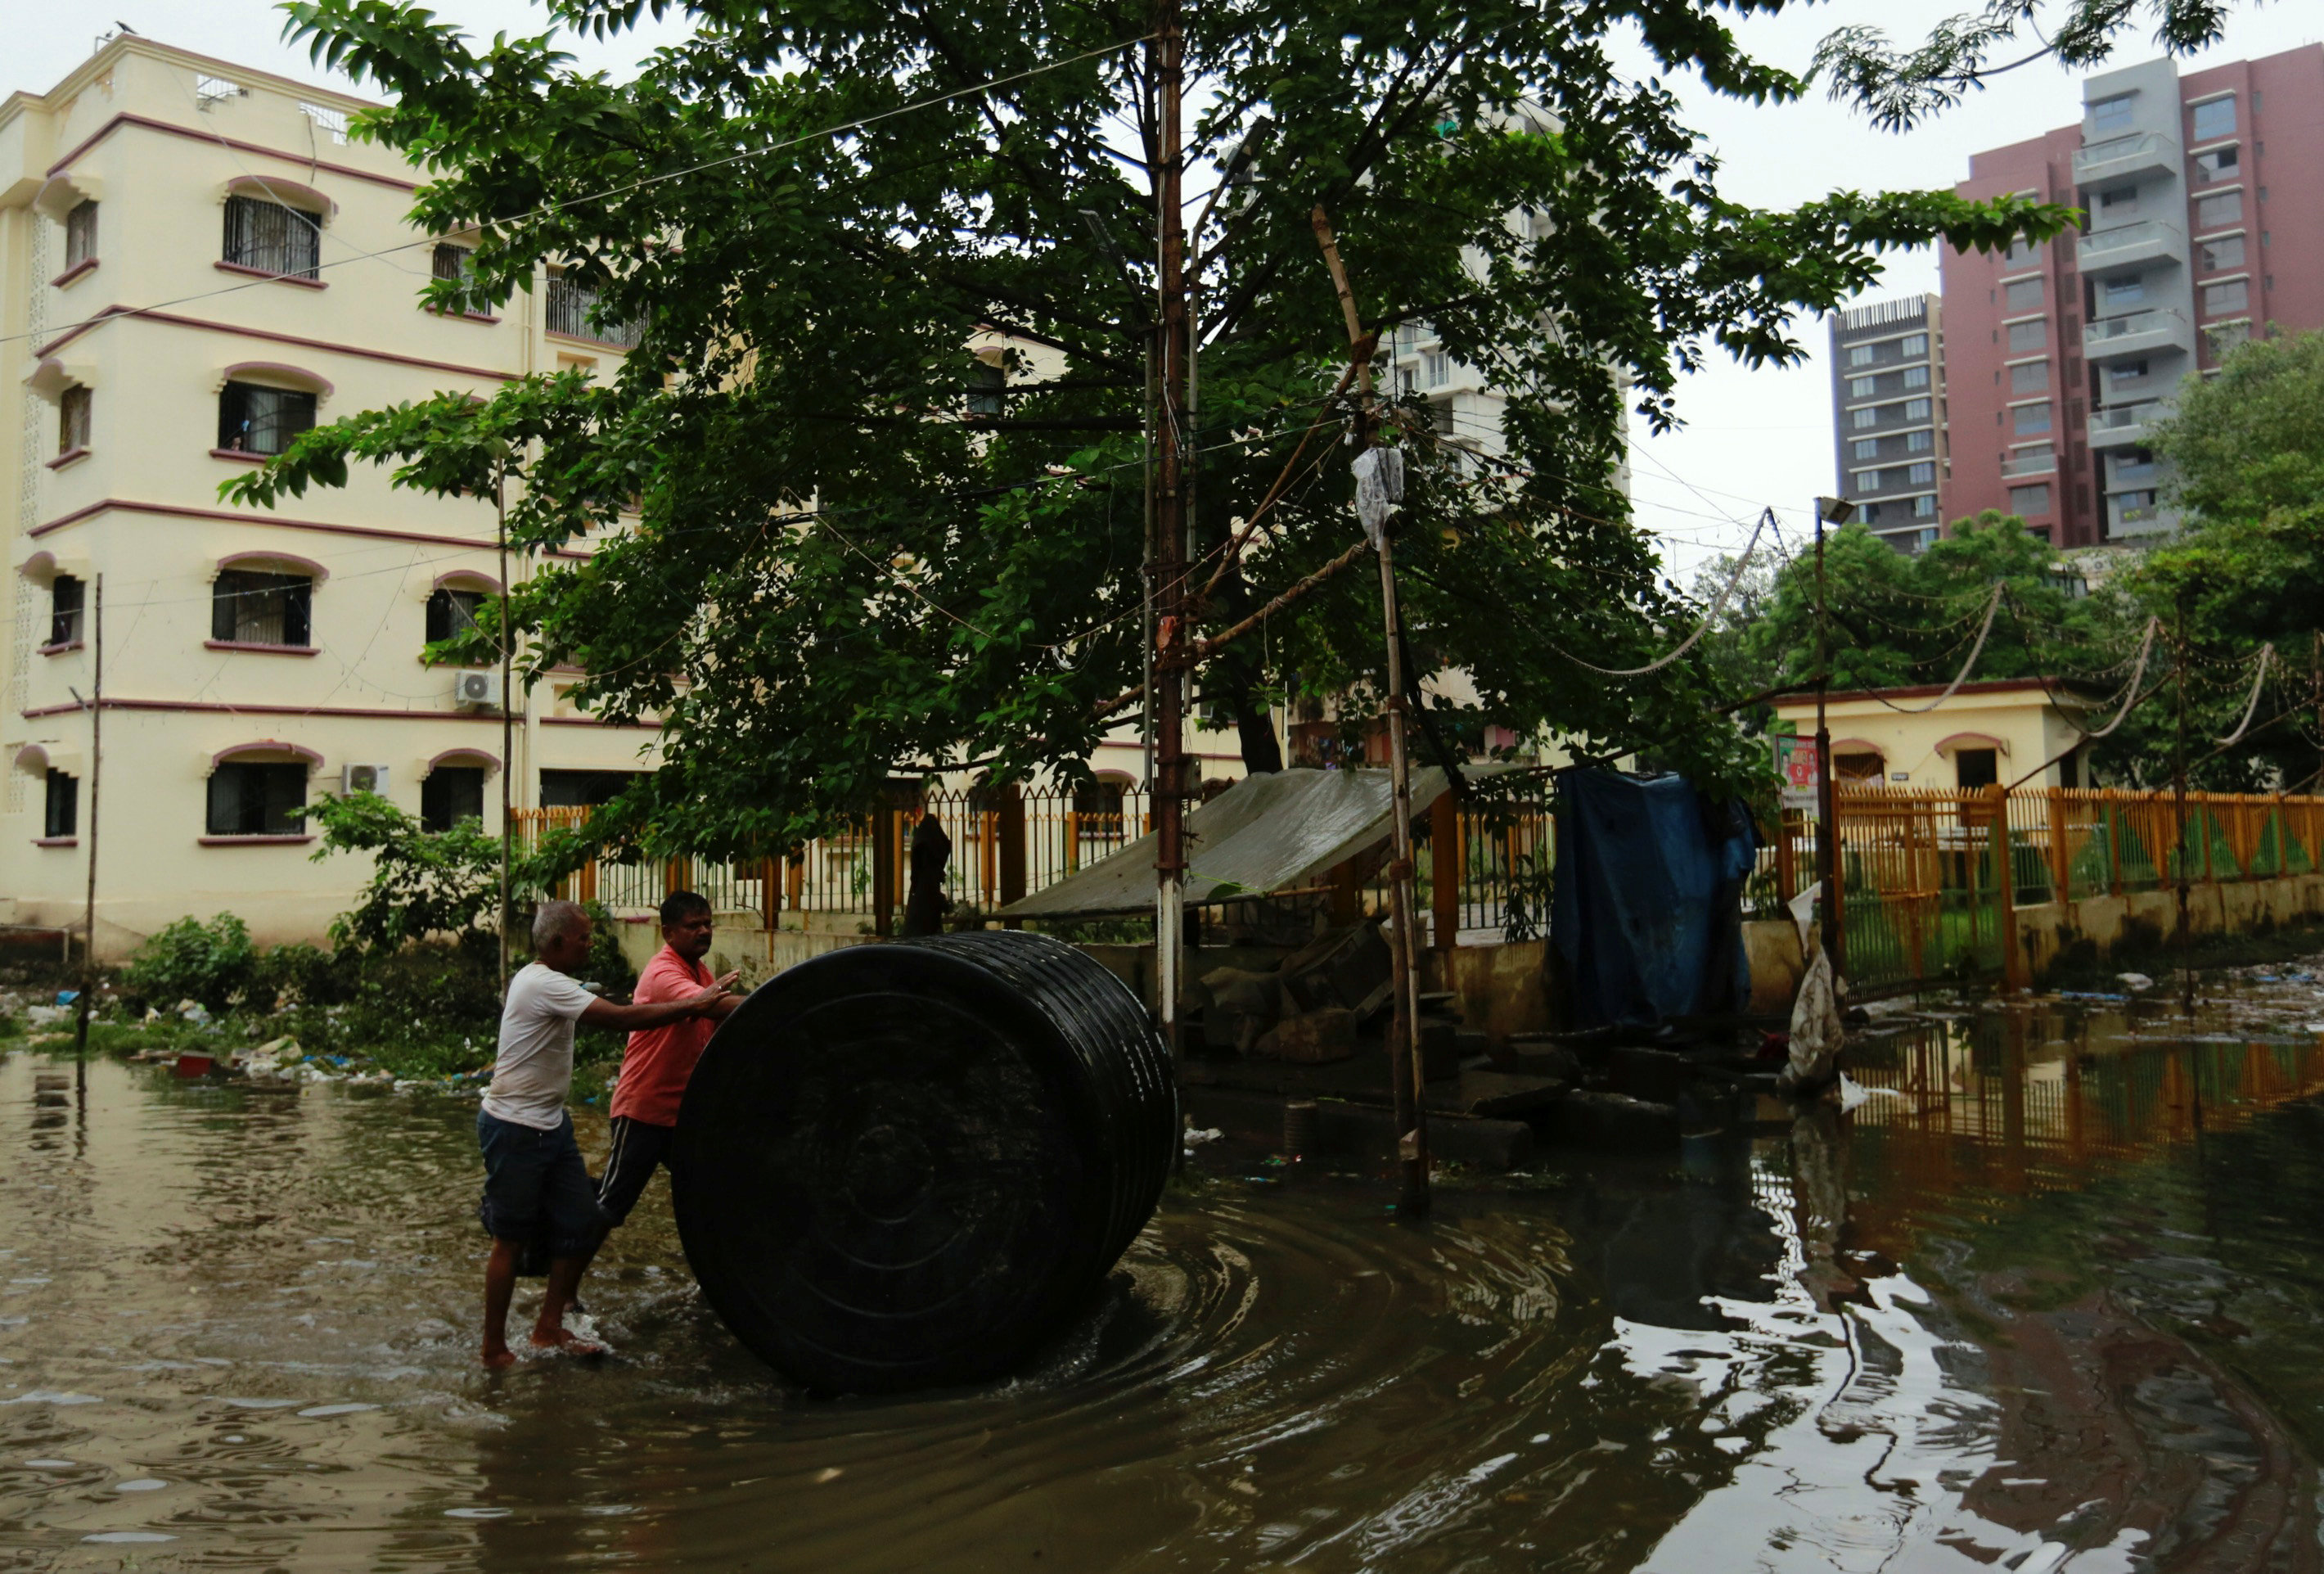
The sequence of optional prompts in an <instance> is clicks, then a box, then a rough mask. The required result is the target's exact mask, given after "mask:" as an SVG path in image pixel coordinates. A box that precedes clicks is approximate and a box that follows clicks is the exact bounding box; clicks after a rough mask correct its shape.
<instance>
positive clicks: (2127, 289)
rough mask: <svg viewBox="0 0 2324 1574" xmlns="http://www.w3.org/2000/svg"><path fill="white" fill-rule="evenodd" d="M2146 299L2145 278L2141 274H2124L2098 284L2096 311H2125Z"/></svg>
mask: <svg viewBox="0 0 2324 1574" xmlns="http://www.w3.org/2000/svg"><path fill="white" fill-rule="evenodd" d="M2145 299H2146V277H2145V275H2144V274H2143V273H2125V274H2123V275H2122V276H2121V277H2119V278H2114V279H2102V280H2100V281H2099V282H2098V310H2100V311H2126V310H2129V309H2130V308H2132V307H2134V306H2137V305H2139V304H2140V303H2142V302H2143V301H2145Z"/></svg>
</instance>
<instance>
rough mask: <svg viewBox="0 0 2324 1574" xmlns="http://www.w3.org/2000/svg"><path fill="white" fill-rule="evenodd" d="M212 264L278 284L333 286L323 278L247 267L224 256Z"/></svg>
mask: <svg viewBox="0 0 2324 1574" xmlns="http://www.w3.org/2000/svg"><path fill="white" fill-rule="evenodd" d="M210 266H211V267H213V268H216V269H217V271H218V272H219V273H240V274H241V275H242V276H243V277H244V278H245V279H272V281H273V282H275V283H277V284H296V285H298V286H299V287H300V289H302V290H327V289H329V288H330V287H331V286H330V285H329V284H328V283H327V282H325V281H323V280H321V279H302V278H300V276H299V275H298V274H296V273H274V272H272V271H271V270H269V269H266V268H245V267H244V266H243V265H242V264H240V263H229V262H226V261H225V260H224V259H223V258H221V259H220V260H218V261H217V262H215V263H212V264H210Z"/></svg>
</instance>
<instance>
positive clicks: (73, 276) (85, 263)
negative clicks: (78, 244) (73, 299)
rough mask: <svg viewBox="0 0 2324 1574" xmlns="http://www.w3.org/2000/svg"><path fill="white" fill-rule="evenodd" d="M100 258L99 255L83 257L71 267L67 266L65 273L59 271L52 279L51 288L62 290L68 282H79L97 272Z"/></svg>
mask: <svg viewBox="0 0 2324 1574" xmlns="http://www.w3.org/2000/svg"><path fill="white" fill-rule="evenodd" d="M99 260H100V259H98V258H97V257H83V258H81V260H80V261H78V262H77V263H75V264H73V265H72V266H71V267H69V268H67V269H66V270H65V271H64V272H63V273H59V274H58V275H57V276H56V277H55V278H53V279H51V280H50V281H49V288H50V289H51V290H61V289H63V288H64V287H65V286H66V285H68V284H77V283H78V282H80V281H82V280H83V279H86V278H88V276H89V275H90V274H91V273H96V272H97V263H98V261H99Z"/></svg>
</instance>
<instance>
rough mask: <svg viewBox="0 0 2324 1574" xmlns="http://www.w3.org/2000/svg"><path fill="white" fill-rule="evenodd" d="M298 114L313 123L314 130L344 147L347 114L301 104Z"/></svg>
mask: <svg viewBox="0 0 2324 1574" xmlns="http://www.w3.org/2000/svg"><path fill="white" fill-rule="evenodd" d="M299 113H300V114H301V115H303V116H306V117H307V118H308V119H309V121H311V122H313V123H314V126H315V129H316V130H317V131H319V132H321V133H323V134H325V135H326V136H328V137H329V138H330V139H331V140H332V141H333V142H335V143H337V144H339V145H340V146H342V147H345V146H346V141H347V112H346V110H344V109H326V108H324V107H323V106H321V105H319V104H301V105H300V106H299Z"/></svg>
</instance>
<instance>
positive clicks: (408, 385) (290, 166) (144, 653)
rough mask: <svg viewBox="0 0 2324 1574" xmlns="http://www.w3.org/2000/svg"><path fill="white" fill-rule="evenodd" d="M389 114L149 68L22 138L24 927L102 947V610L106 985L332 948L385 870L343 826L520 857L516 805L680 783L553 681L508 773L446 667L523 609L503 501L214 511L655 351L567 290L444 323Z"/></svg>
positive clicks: (486, 688) (17, 662)
mask: <svg viewBox="0 0 2324 1574" xmlns="http://www.w3.org/2000/svg"><path fill="white" fill-rule="evenodd" d="M361 107H363V104H362V101H360V100H358V99H355V98H351V97H345V96H343V95H339V94H335V93H330V92H327V91H323V90H320V89H317V88H307V87H303V86H300V85H299V84H296V83H293V82H291V81H288V80H284V79H278V78H274V77H271V76H268V75H267V74H265V73H263V72H258V71H252V70H247V69H242V68H239V67H235V66H233V65H230V64H227V63H226V62H222V61H218V60H209V59H207V58H205V57H202V56H199V55H196V54H191V53H188V52H186V51H180V50H175V49H171V48H169V47H166V46H164V45H161V44H160V43H158V42H154V41H152V40H149V39H145V38H142V37H137V36H134V35H124V36H121V37H117V38H115V39H113V40H112V41H110V42H107V43H106V44H105V45H104V46H103V47H102V48H101V49H100V50H99V51H97V53H96V54H95V55H94V56H93V57H92V58H91V59H90V60H88V61H86V62H85V63H84V64H83V65H81V66H80V67H79V68H78V69H76V70H75V71H73V72H72V73H71V74H70V75H69V76H68V77H67V78H66V79H65V80H64V81H62V82H60V83H59V84H58V85H57V86H56V88H54V89H52V90H51V91H50V92H48V93H45V94H32V93H18V94H15V95H14V96H13V97H10V98H8V99H7V100H6V102H5V104H0V342H5V344H6V345H7V346H8V347H9V348H10V350H11V351H12V352H13V354H12V356H11V359H10V362H9V364H10V366H11V367H12V368H13V370H12V372H11V375H8V376H7V377H5V379H0V454H5V462H6V466H7V473H8V474H9V476H10V477H12V479H13V480H14V486H13V487H12V489H11V492H10V494H9V496H8V498H7V500H6V501H7V505H8V513H7V516H6V525H5V528H6V534H7V542H8V558H7V565H6V567H7V569H8V573H7V577H6V584H5V593H6V596H7V598H8V614H9V616H8V621H7V624H6V625H5V626H6V628H7V630H8V634H9V637H8V638H7V640H6V641H5V646H0V764H5V766H6V773H5V789H0V921H12V922H17V923H32V924H51V925H55V924H75V925H77V924H78V922H79V921H80V916H81V908H82V899H83V891H84V882H85V879H86V877H87V872H88V853H89V847H88V841H87V839H86V838H88V834H89V831H90V815H89V807H90V806H89V781H88V778H89V774H90V770H91V763H92V760H93V758H94V750H93V747H92V733H93V727H94V724H95V722H96V720H97V712H96V711H95V710H93V708H92V705H91V702H92V701H93V700H95V699H96V696H97V632H98V631H97V600H98V597H99V593H100V588H101V593H102V597H103V601H104V625H103V635H104V652H103V656H104V671H103V684H104V688H103V699H102V717H103V748H104V772H105V773H104V778H103V793H104V795H103V804H102V810H101V837H102V845H101V848H100V856H99V859H98V869H97V946H98V949H99V951H100V953H101V954H106V955H114V956H117V955H120V954H122V953H123V952H124V951H125V950H127V949H132V948H133V947H134V945H135V944H136V942H137V941H138V940H139V939H141V938H142V937H143V936H144V935H146V934H150V933H151V932H152V931H154V930H155V929H157V928H159V927H160V926H161V924H163V923H166V922H167V921H170V920H171V919H173V918H177V917H180V916H183V915H187V914H194V915H200V916H208V914H210V913H213V912H222V911H230V912H235V913H238V914H240V915H241V916H242V917H244V919H245V921H248V922H249V923H250V924H251V926H252V929H253V931H254V932H255V933H256V934H257V935H258V936H259V938H261V939H262V940H283V939H312V938H315V937H317V936H318V935H319V934H320V933H321V932H322V931H323V930H324V929H325V927H326V926H327V922H328V920H329V918H330V916H331V915H332V914H333V913H335V912H338V911H340V910H342V909H344V908H345V907H346V905H347V904H348V900H349V898H350V896H351V895H352V894H353V893H354V892H355V889H356V888H357V887H358V886H359V885H360V884H361V883H362V881H363V879H364V877H365V875H366V873H367V870H366V869H365V868H364V866H363V865H362V864H361V863H360V862H359V861H357V860H354V859H350V858H345V857H338V858H332V859H329V860H326V861H325V862H322V863H316V862H313V861H311V860H310V855H311V854H312V853H313V852H314V850H315V847H314V842H313V838H311V837H310V836H309V834H308V833H307V832H306V830H305V829H304V828H303V826H302V825H301V824H300V822H299V820H298V819H296V818H295V816H294V814H293V811H294V810H297V809H298V808H299V807H300V806H301V805H303V804H304V803H306V802H308V801H309V800H310V799H311V798H312V797H313V796H314V795H316V794H318V793H320V792H339V791H342V790H345V789H346V788H348V787H351V786H372V787H374V788H376V789H377V790H378V791H380V792H383V793H384V794H385V795H386V796H387V797H388V798H390V799H391V800H392V801H395V802H396V803H398V804H399V805H401V807H403V808H404V809H406V810H410V811H411V812H413V813H415V814H418V815H420V816H422V817H423V818H424V819H426V820H428V821H429V823H431V824H436V825H443V824H448V823H450V821H452V820H453V819H457V818H460V817H463V816H467V815H477V816H481V817H482V819H483V820H484V825H485V827H486V828H487V829H490V830H493V831H494V832H497V830H498V829H499V823H500V809H499V804H500V797H501V784H500V781H499V777H500V775H501V773H503V771H505V772H507V773H509V777H510V781H509V787H510V791H511V795H512V799H513V801H514V802H515V803H516V804H518V805H519V806H530V805H535V804H541V803H552V804H553V803H558V802H580V801H596V800H600V799H602V798H604V796H606V795H608V794H609V793H610V792H612V791H613V790H614V789H615V788H617V787H618V786H619V784H620V783H621V782H622V781H623V780H625V779H626V777H627V775H628V773H632V772H635V771H639V770H643V769H650V768H651V767H652V765H653V764H654V763H655V755H654V739H655V734H654V732H653V730H652V729H651V728H649V727H609V726H605V725H604V724H601V723H599V722H597V721H595V720H594V719H592V718H588V717H586V716H583V715H580V714H577V713H576V711H575V709H574V708H573V707H572V705H571V704H570V703H569V700H568V699H567V688H568V687H569V684H567V683H560V682H557V681H550V682H547V683H544V684H541V685H540V686H539V687H537V688H534V689H533V690H530V692H526V693H520V694H518V695H515V696H513V697H512V699H511V701H510V703H511V705H512V708H513V713H512V716H511V717H509V718H507V719H508V721H509V723H510V726H509V727H508V728H507V730H508V731H509V732H510V733H512V738H511V740H510V742H509V744H508V745H507V746H506V747H504V746H503V730H504V729H503V713H502V708H501V703H500V699H501V697H500V695H499V692H498V686H497V681H498V673H497V672H496V671H484V672H473V673H461V672H457V671H452V670H449V669H447V668H445V667H442V666H438V665H433V664H430V663H429V662H427V661H426V660H424V659H423V656H422V647H423V646H424V644H425V643H427V642H428V641H429V639H431V638H436V637H441V636H442V635H444V634H448V633H450V632H452V630H453V629H454V627H455V626H457V624H458V623H459V622H460V621H461V620H464V619H466V618H469V617H471V616H474V614H475V611H476V609H477V606H478V604H479V602H480V601H481V600H482V599H483V598H484V597H489V596H490V595H491V594H492V593H493V592H494V591H495V590H496V589H497V588H499V585H500V580H499V578H498V575H499V573H500V568H499V565H498V560H497V554H496V551H495V547H494V533H495V523H494V516H493V507H492V505H491V504H490V502H489V501H466V500H452V501H447V500H443V499H438V498H432V497H428V496H424V495H416V494H412V493H408V492H398V491H394V490H392V489H391V488H390V486H388V482H387V477H386V476H385V474H384V473H383V472H371V473H362V472H359V473H357V474H356V475H355V477H353V478H352V481H351V484H350V485H349V486H346V488H345V489H343V490H333V489H329V488H324V489H319V490H316V491H312V492H309V494H308V495H305V496H304V497H301V498H299V499H297V500H296V501H295V502H291V503H286V504H285V505H283V506H282V507H281V508H280V509H279V510H264V509H253V508H244V507H240V506H237V505H233V504H229V503H226V502H223V501H221V499H220V497H219V495H218V488H219V484H220V483H221V482H222V481H226V480H230V479H231V478H233V477H235V476H237V475H240V474H244V473H245V472H247V471H248V470H249V469H250V468H252V467H253V466H254V464H256V463H257V462H258V461H259V459H260V458H263V456H264V455H266V454H268V453H272V452H275V451H279V450H280V449H281V448H282V447H283V446H284V445H285V443H287V442H288V441H289V440H291V438H293V437H295V436H296V435H297V433H298V432H299V431H303V430H304V429H305V428H307V427H309V426H311V425H313V424H315V423H316V422H317V421H327V420H331V419H334V418H336V417H337V416H338V415H341V414H344V413H346V412H353V411H359V410H364V409H373V408H379V407H383V406H386V405H390V404H393V403H400V402H402V401H406V400H415V399H420V398H425V397H427V396H429V395H430V394H436V393H438V392H439V391H445V390H457V391H461V392H465V393H469V394H478V395H483V394H488V393H490V392H491V391H492V390H493V388H494V387H496V386H497V385H499V384H502V383H503V382H504V381H506V380H509V379H512V378H514V377H518V376H521V375H525V374H527V373H530V372H535V371H543V370H553V369H555V368H558V367H560V366H573V367H578V368H581V369H585V370H589V371H593V372H595V373H598V374H600V375H610V373H611V372H612V371H613V369H615V367H616V366H618V363H619V360H620V357H621V356H622V345H623V342H624V340H625V339H626V338H628V337H629V336H628V335H627V334H626V333H624V332H623V331H622V329H620V328H619V327H618V326H617V327H613V328H610V329H609V328H607V327H605V326H604V324H602V323H600V322H598V321H596V320H595V318H594V314H593V312H592V310H591V307H592V305H593V302H592V301H590V300H589V299H588V298H587V297H586V294H584V293H583V292H581V291H579V290H578V289H577V288H568V287H567V286H566V285H565V283H564V282H563V281H561V280H560V279H558V277H556V276H555V275H554V273H551V274H549V276H547V277H544V278H543V279H541V280H540V281H539V283H538V286H537V288H536V289H535V290H534V291H533V292H530V293H529V294H526V293H521V294H519V295H518V296H516V297H515V298H514V299H513V300H512V301H511V302H510V303H509V304H508V306H507V307H506V308H505V309H504V310H503V312H502V313H501V314H500V315H497V316H491V315H484V316H469V317H458V316H447V315H443V314H439V313H438V312H436V311H433V310H429V309H428V308H427V307H425V306H424V305H423V304H422V302H421V301H420V294H419V292H420V290H421V289H422V287H423V286H424V285H425V284H426V283H427V282H428V281H429V279H430V278H431V277H438V276H443V275H444V274H445V273H446V272H447V270H451V271H457V269H458V268H459V267H460V265H461V252H462V248H463V242H462V237H460V236H429V235H423V234H420V233H419V232H417V231H416V230H414V229H413V228H412V227H410V225H409V224H408V223H407V222H406V219H405V214H406V212H407V211H408V209H409V208H410V205H411V199H412V192H413V189H414V172H413V171H411V170H410V168H408V167H407V166H406V165H405V164H404V162H402V161H401V158H400V157H399V156H398V155H397V154H395V153H392V152H391V151H389V150H387V149H384V148H382V147H379V146H376V145H374V144H364V143H361V142H350V141H349V140H348V139H347V136H346V125H347V116H349V115H350V114H351V113H353V112H355V110H357V109H359V108H361ZM583 550H585V551H586V546H585V548H584V549H583ZM576 555H577V554H576ZM513 571H514V572H515V573H516V574H518V575H519V576H520V577H521V575H522V574H523V573H524V572H525V571H526V570H525V566H524V565H523V564H522V563H521V561H518V562H517V563H516V565H515V567H514V570H513Z"/></svg>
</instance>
